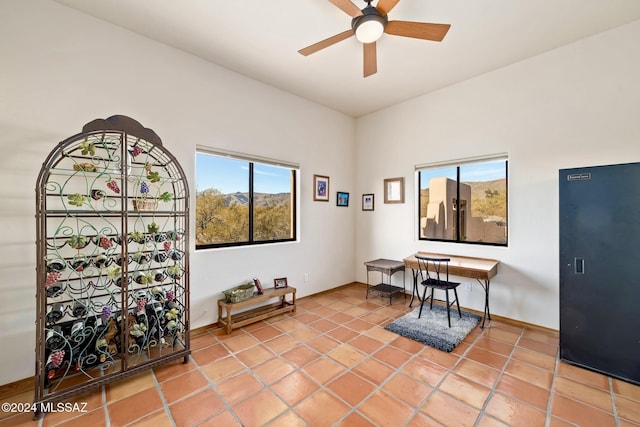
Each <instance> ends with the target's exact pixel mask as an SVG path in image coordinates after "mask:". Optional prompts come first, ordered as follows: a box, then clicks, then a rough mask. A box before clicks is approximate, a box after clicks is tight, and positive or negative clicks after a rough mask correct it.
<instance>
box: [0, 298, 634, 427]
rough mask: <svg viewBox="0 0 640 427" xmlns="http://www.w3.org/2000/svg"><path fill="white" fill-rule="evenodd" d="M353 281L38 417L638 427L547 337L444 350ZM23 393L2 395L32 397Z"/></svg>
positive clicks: (18, 419)
mask: <svg viewBox="0 0 640 427" xmlns="http://www.w3.org/2000/svg"><path fill="white" fill-rule="evenodd" d="M407 301H408V300H406V301H405V300H404V299H402V298H401V297H397V298H396V299H394V301H393V304H391V305H389V303H388V300H387V299H386V298H379V297H370V298H369V299H368V300H365V290H364V287H363V286H362V285H352V286H348V287H344V288H340V289H336V290H334V291H332V292H330V293H326V294H322V295H318V296H312V297H308V298H303V299H301V300H299V304H298V310H297V312H296V313H295V314H293V315H282V316H279V317H275V318H272V319H269V320H266V321H262V322H259V323H255V324H253V325H250V326H247V327H245V328H242V329H239V330H236V331H234V332H233V334H231V335H224V334H223V333H221V332H220V331H217V330H215V329H210V330H206V331H199V333H198V335H197V336H193V337H192V351H193V355H192V357H191V360H190V361H189V363H187V364H183V363H181V362H182V360H179V361H176V362H174V363H171V364H168V365H164V366H161V367H157V368H155V369H153V370H149V371H147V372H143V373H141V374H138V375H136V376H135V377H132V378H130V379H127V380H123V381H120V382H118V383H113V384H109V385H106V386H104V387H103V388H102V389H99V390H96V391H94V392H89V393H87V394H85V395H82V396H78V397H76V398H74V400H75V401H77V402H87V409H88V411H89V412H88V413H84V414H78V413H51V414H48V415H47V416H46V417H45V418H44V419H43V420H41V421H39V422H38V421H32V420H31V414H20V415H14V416H12V417H9V415H10V414H5V413H1V414H0V427H4V426H18V425H40V426H89V425H90V426H130V425H136V426H153V427H162V426H179V427H182V426H216V427H220V426H222V427H224V426H262V425H268V426H286V427H290V426H311V427H316V426H333V425H336V426H348V427H358V426H437V425H447V426H467V425H468V426H506V425H511V426H572V425H573V426H575V425H579V426H597V427H602V426H620V427H627V426H640V387H638V386H634V385H631V384H629V383H625V382H623V381H619V380H616V379H612V378H609V377H606V376H604V375H600V374H597V373H594V372H591V371H587V370H584V369H580V368H577V367H574V366H571V365H568V364H565V363H562V362H559V361H558V336H557V334H556V333H552V332H546V331H541V330H539V329H534V328H530V327H527V326H522V325H516V324H512V323H507V322H501V321H497V320H494V321H492V322H491V323H490V324H489V325H488V327H487V328H485V329H484V330H483V329H480V328H476V329H475V330H474V331H472V332H471V334H470V335H469V336H468V337H467V338H466V339H465V341H464V342H463V343H461V344H460V345H459V346H458V347H457V348H456V349H455V350H454V351H453V352H452V353H444V352H441V351H438V350H434V349H432V348H430V347H426V346H423V345H422V344H419V343H416V342H414V341H411V340H408V339H406V338H402V337H400V336H398V335H396V334H394V333H391V332H388V331H386V330H385V329H384V326H385V325H386V324H388V323H389V322H391V321H392V320H393V319H394V318H396V317H399V316H401V315H403V314H404V313H406V312H407V311H409V310H411V309H409V308H407ZM32 400H33V392H32V391H31V392H27V393H22V394H20V395H17V396H13V397H11V398H9V401H13V402H30V401H32Z"/></svg>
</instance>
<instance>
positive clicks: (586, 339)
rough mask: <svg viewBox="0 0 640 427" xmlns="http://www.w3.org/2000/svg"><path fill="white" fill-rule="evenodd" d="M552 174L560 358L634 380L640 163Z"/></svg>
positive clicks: (638, 355)
mask: <svg viewBox="0 0 640 427" xmlns="http://www.w3.org/2000/svg"><path fill="white" fill-rule="evenodd" d="M559 179H560V358H561V359H562V360H564V361H567V362H570V363H573V364H576V365H580V366H583V367H586V368H589V369H592V370H595V371H598V372H602V373H605V374H608V375H610V376H613V377H617V378H621V379H625V380H627V381H631V382H634V383H636V384H640V163H631V164H623V165H612V166H599V167H591V168H579V169H564V170H561V171H560V177H559Z"/></svg>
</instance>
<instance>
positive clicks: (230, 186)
mask: <svg viewBox="0 0 640 427" xmlns="http://www.w3.org/2000/svg"><path fill="white" fill-rule="evenodd" d="M209 188H217V189H219V190H220V191H222V193H223V194H229V193H236V192H241V193H245V192H247V191H249V162H247V161H243V160H235V159H230V158H227V157H219V156H212V155H208V154H201V153H196V191H202V190H206V189H209ZM254 191H255V192H257V193H288V192H289V191H290V169H288V168H281V167H278V166H269V165H264V164H254Z"/></svg>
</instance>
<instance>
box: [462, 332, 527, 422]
mask: <svg viewBox="0 0 640 427" xmlns="http://www.w3.org/2000/svg"><path fill="white" fill-rule="evenodd" d="M524 332H525V328H521V330H520V333H519V334H518V339H516V341H515V342H514V343H513V347H512V348H511V352H510V353H509V356H507V360H505V362H504V364H503V365H502V368H501V369H500V373H499V374H498V378H496V381H495V382H494V384H493V387H491V390H490V391H489V395H488V396H487V398H486V399H485V401H484V404H483V405H482V408H481V409H480V413H479V414H478V415H481V416H478V418H477V419H476V422H475V423H474V427H478V425H479V423H480V420H481V419H482V418H484V416H485V415H487V413H486V410H487V406H488V405H489V402H490V401H491V399H492V398H493V396H494V395H495V394H496V387H497V386H498V384H499V383H500V380H501V379H502V377H503V376H504V372H505V370H506V369H507V365H509V362H511V359H513V354H514V353H515V351H516V349H517V347H518V343H519V342H520V340H521V339H522V336H523V335H524ZM527 406H530V405H528V404H527ZM488 416H491V415H488ZM500 421H501V422H502V420H500Z"/></svg>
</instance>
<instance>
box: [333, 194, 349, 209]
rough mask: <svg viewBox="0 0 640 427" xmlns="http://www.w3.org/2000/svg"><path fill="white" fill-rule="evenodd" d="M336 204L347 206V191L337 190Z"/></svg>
mask: <svg viewBox="0 0 640 427" xmlns="http://www.w3.org/2000/svg"><path fill="white" fill-rule="evenodd" d="M336 206H349V193H345V192H344V191H338V194H337V195H336Z"/></svg>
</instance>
